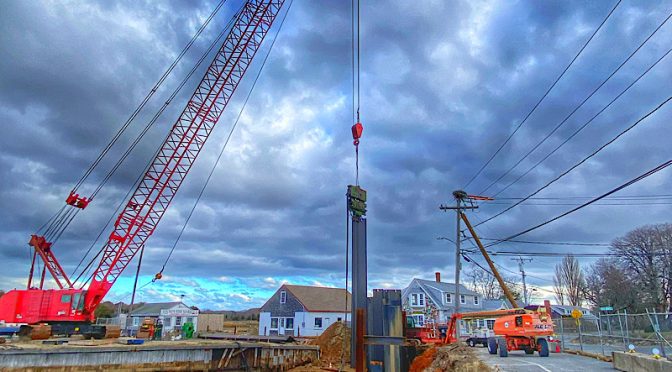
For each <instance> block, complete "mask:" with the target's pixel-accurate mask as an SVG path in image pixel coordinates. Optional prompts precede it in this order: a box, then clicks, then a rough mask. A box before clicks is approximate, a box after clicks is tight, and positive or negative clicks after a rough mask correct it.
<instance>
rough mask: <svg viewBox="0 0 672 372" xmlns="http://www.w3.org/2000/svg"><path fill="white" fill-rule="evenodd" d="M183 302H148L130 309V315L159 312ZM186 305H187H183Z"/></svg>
mask: <svg viewBox="0 0 672 372" xmlns="http://www.w3.org/2000/svg"><path fill="white" fill-rule="evenodd" d="M180 304H182V305H184V303H183V302H179V301H178V302H148V303H145V304H143V305H142V306H140V307H139V308H137V309H134V310H133V311H131V315H144V314H160V313H161V310H163V309H170V308H173V307H175V306H177V305H180ZM184 306H187V305H184Z"/></svg>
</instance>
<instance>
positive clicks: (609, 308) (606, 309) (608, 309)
mask: <svg viewBox="0 0 672 372" xmlns="http://www.w3.org/2000/svg"><path fill="white" fill-rule="evenodd" d="M600 311H614V308H613V307H612V306H602V307H601V308H600Z"/></svg>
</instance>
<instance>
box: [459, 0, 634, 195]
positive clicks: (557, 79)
mask: <svg viewBox="0 0 672 372" xmlns="http://www.w3.org/2000/svg"><path fill="white" fill-rule="evenodd" d="M620 4H621V0H618V2H616V5H614V7H613V8H612V9H611V10H610V11H609V13H608V14H607V16H606V17H605V18H604V19H603V20H602V23H600V25H599V26H598V27H597V29H595V31H594V32H593V34H592V35H590V38H588V40H587V41H586V42H585V43H584V44H583V46H582V47H581V49H580V50H579V52H578V53H577V54H576V55H575V56H574V58H572V60H571V61H570V62H569V64H568V65H567V67H565V69H564V70H563V71H562V73H560V75H559V76H558V77H557V78H556V79H555V81H554V82H553V84H551V86H550V87H549V88H548V89H547V90H546V93H544V95H543V96H541V98H540V99H539V101H537V103H536V104H535V105H534V106H533V107H532V110H530V112H528V113H527V115H526V116H525V118H524V119H523V120H522V121H521V122H520V123H519V124H518V126H516V129H514V130H513V132H511V134H509V136H508V137H507V138H506V140H505V141H504V143H502V144H501V145H500V146H499V148H498V149H497V151H495V152H494V153H493V154H492V156H490V158H489V159H488V161H486V162H485V164H483V166H481V168H480V169H479V170H478V172H476V174H474V175H473V176H472V177H471V179H470V180H469V182H467V184H466V185H465V186H464V187H463V189H466V188H467V187H469V185H471V183H472V182H473V181H474V180H475V179H476V177H478V176H479V175H480V174H481V173H482V172H483V170H484V169H485V168H486V167H487V166H488V165H489V164H490V163H491V162H492V160H493V159H494V158H495V157H496V156H497V154H499V153H500V151H502V149H503V148H504V146H506V144H507V143H509V141H511V138H513V136H514V135H515V134H516V133H517V132H518V130H519V129H520V127H522V126H523V124H525V122H526V121H527V119H528V118H529V117H530V116H531V115H532V113H534V111H536V110H537V107H539V105H540V104H541V103H542V102H543V101H544V99H545V98H546V96H548V94H549V93H550V92H551V90H553V88H554V87H555V85H556V84H558V82H559V81H560V79H561V78H562V77H563V76H564V75H565V73H566V72H567V70H569V68H570V67H572V65H573V64H574V62H575V61H576V60H577V58H579V56H580V55H581V53H583V51H584V49H586V47H587V46H588V44H589V43H590V42H591V40H593V38H594V37H595V35H596V34H597V33H598V32H599V31H600V29H602V26H604V24H605V23H606V22H607V20H608V19H609V17H611V15H612V14H613V13H614V11H615V10H616V8H618V6H619V5H620Z"/></svg>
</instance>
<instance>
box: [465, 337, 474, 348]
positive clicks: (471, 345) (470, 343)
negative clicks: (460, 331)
mask: <svg viewBox="0 0 672 372" xmlns="http://www.w3.org/2000/svg"><path fill="white" fill-rule="evenodd" d="M467 345H469V347H474V346H476V343H475V342H474V339H473V338H469V339H467Z"/></svg>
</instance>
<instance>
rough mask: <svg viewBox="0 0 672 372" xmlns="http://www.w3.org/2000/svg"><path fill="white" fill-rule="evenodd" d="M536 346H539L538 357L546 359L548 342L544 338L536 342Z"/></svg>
mask: <svg viewBox="0 0 672 372" xmlns="http://www.w3.org/2000/svg"><path fill="white" fill-rule="evenodd" d="M537 344H539V356H540V357H547V356H548V341H546V339H545V338H540V339H538V340H537Z"/></svg>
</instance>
